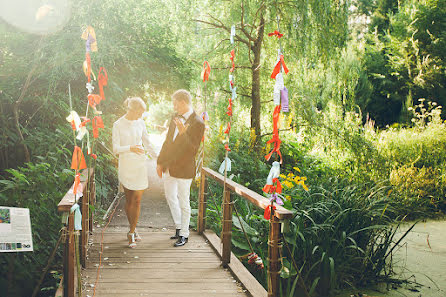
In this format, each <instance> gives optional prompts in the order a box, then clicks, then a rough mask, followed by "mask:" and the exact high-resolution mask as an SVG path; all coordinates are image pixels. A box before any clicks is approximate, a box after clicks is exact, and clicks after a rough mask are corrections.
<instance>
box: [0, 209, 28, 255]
mask: <svg viewBox="0 0 446 297" xmlns="http://www.w3.org/2000/svg"><path fill="white" fill-rule="evenodd" d="M32 251H33V237H32V233H31V220H30V218H29V209H28V208H17V207H6V206H0V253H5V252H32Z"/></svg>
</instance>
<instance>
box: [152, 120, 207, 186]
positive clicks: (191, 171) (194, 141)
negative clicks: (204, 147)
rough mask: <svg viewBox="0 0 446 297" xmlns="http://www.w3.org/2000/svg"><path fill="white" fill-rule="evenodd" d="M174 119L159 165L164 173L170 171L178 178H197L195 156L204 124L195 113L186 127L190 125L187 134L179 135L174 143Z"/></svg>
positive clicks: (170, 125) (162, 149) (171, 122)
mask: <svg viewBox="0 0 446 297" xmlns="http://www.w3.org/2000/svg"><path fill="white" fill-rule="evenodd" d="M175 116H176V115H175ZM175 116H173V117H172V119H171V120H170V124H169V130H168V132H167V136H166V140H165V141H164V143H163V147H162V148H161V151H160V154H159V156H158V161H157V164H158V165H161V166H162V167H163V171H164V172H165V171H166V170H169V174H170V176H172V177H176V178H194V177H195V155H196V154H197V151H198V148H199V146H200V143H201V139H202V138H203V134H204V122H203V120H202V119H201V118H200V117H199V116H198V115H197V114H196V113H195V111H194V112H192V114H191V115H190V116H189V118H188V119H187V121H186V122H185V124H184V125H189V127H188V128H187V130H186V132H185V133H183V134H182V135H180V134H178V135H177V137H176V138H175V141H172V138H173V134H174V133H175V128H176V125H175V122H174V121H173V119H174V118H175Z"/></svg>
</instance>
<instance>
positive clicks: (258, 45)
mask: <svg viewBox="0 0 446 297" xmlns="http://www.w3.org/2000/svg"><path fill="white" fill-rule="evenodd" d="M264 31H265V19H264V17H263V12H262V13H261V15H260V24H259V29H258V32H257V39H256V40H255V42H254V45H253V47H252V51H253V55H254V61H253V63H252V66H251V71H252V86H251V102H252V107H251V129H254V130H255V133H256V136H260V53H261V51H262V43H263V33H264Z"/></svg>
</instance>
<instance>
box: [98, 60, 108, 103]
mask: <svg viewBox="0 0 446 297" xmlns="http://www.w3.org/2000/svg"><path fill="white" fill-rule="evenodd" d="M107 81H108V75H107V71H105V68H104V67H101V68H99V74H98V85H99V94H101V98H102V100H105V95H104V86H106V85H107Z"/></svg>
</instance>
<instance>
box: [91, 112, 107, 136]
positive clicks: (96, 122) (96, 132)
mask: <svg viewBox="0 0 446 297" xmlns="http://www.w3.org/2000/svg"><path fill="white" fill-rule="evenodd" d="M92 124H93V137H94V138H98V137H99V128H101V129H104V122H103V121H102V118H101V117H100V116H96V117H94V118H93V122H92Z"/></svg>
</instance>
